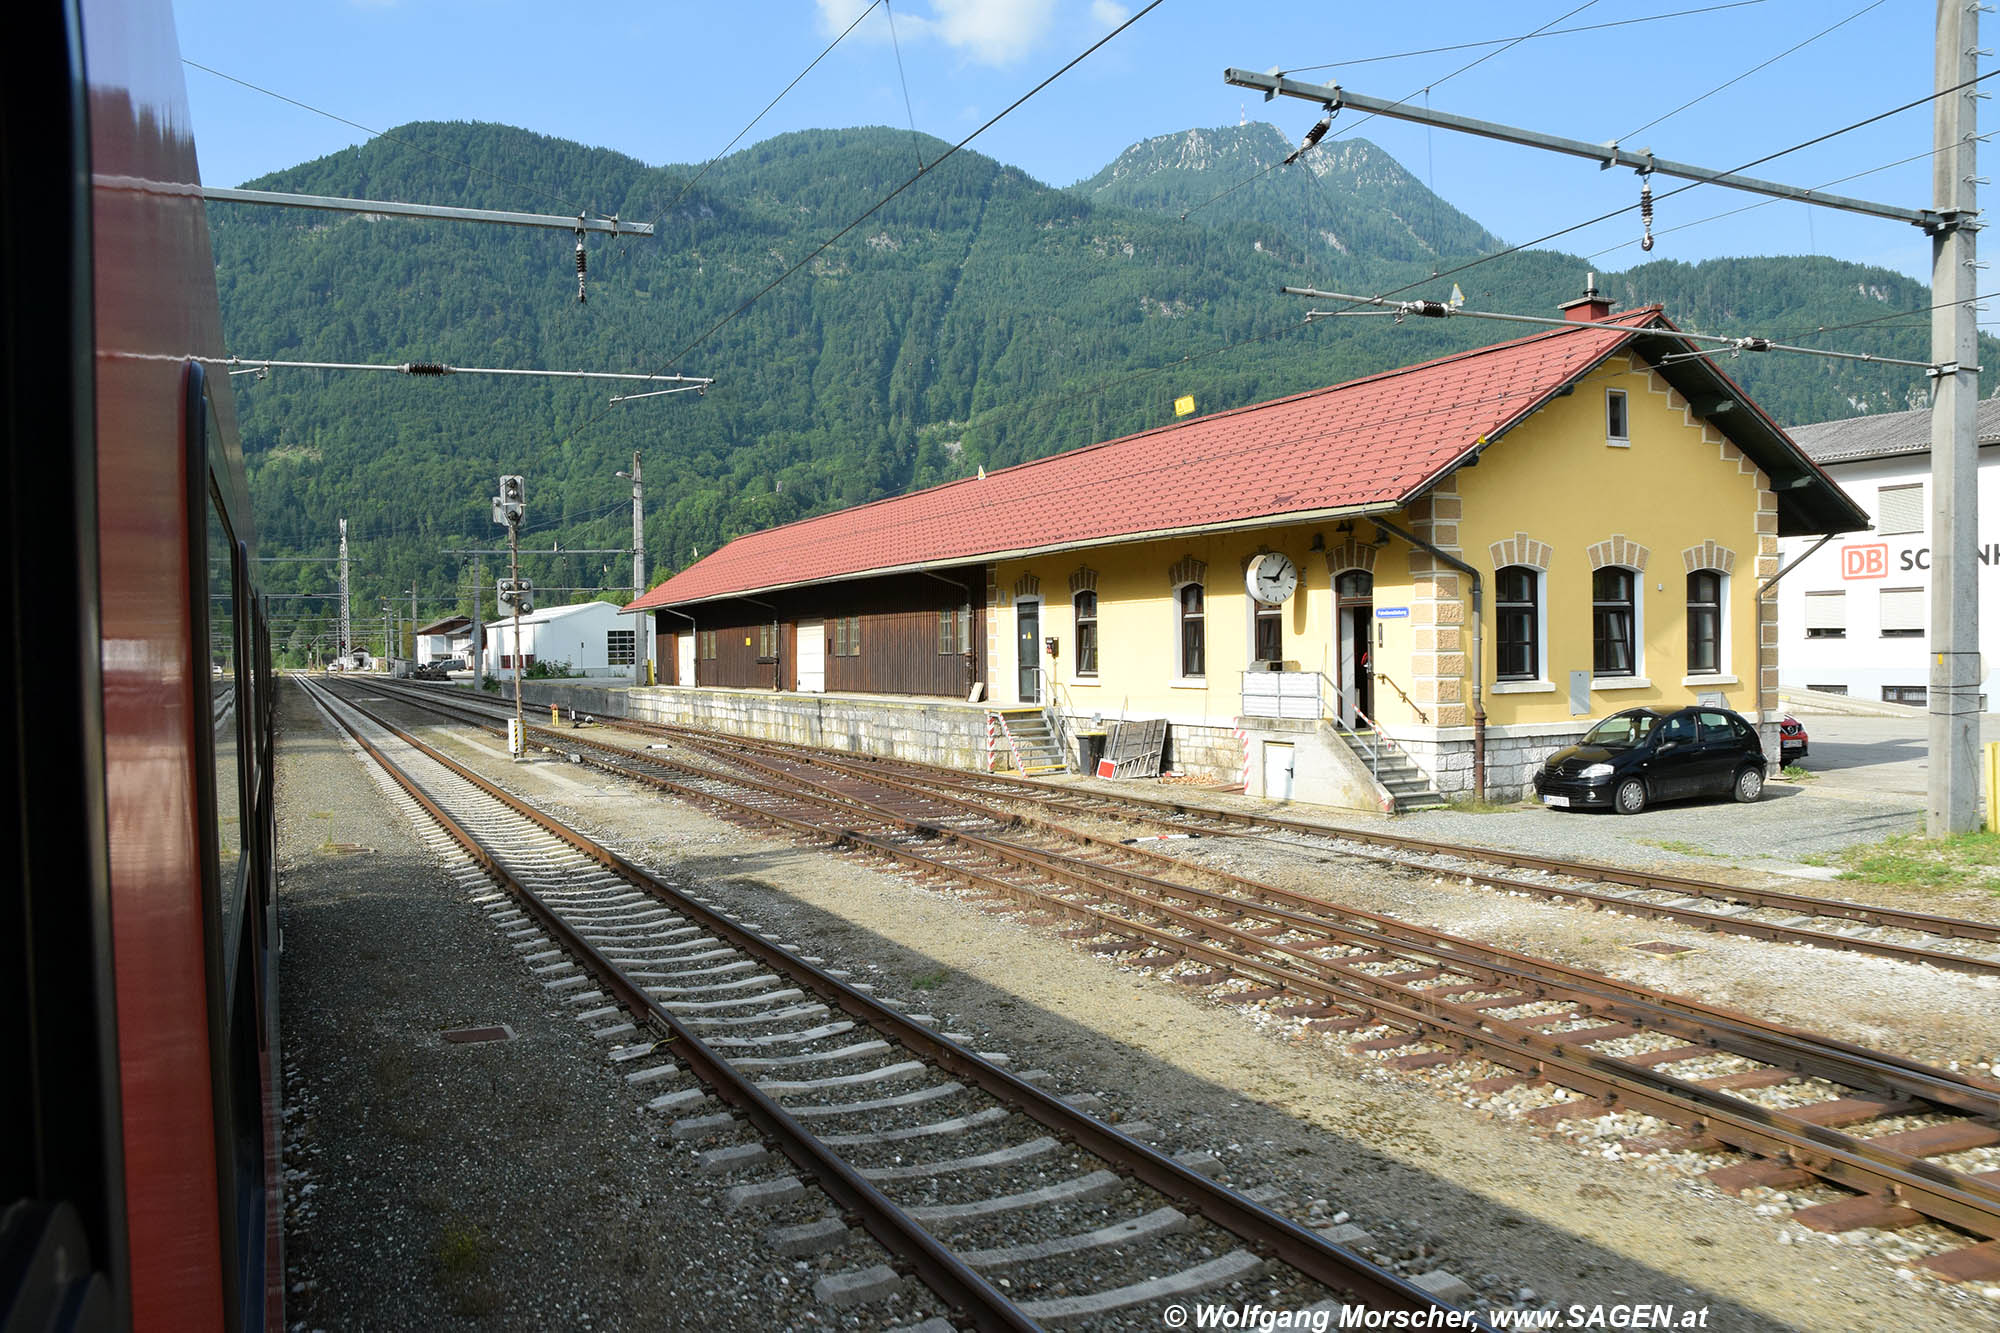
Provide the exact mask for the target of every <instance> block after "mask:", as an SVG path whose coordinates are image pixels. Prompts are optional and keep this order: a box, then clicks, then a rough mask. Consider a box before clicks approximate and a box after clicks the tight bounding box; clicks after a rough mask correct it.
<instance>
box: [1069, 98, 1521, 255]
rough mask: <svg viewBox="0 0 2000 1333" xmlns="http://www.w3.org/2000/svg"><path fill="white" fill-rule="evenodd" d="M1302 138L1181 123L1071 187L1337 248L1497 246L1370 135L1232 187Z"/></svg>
mask: <svg viewBox="0 0 2000 1333" xmlns="http://www.w3.org/2000/svg"><path fill="white" fill-rule="evenodd" d="M1296 146H1297V145H1295V144H1293V143H1292V142H1291V141H1290V140H1288V139H1286V138H1285V136H1284V134H1283V133H1282V132H1281V131H1280V130H1279V129H1278V127H1277V126H1275V125H1272V124H1269V123H1267V122H1263V121H1259V122H1257V123H1255V124H1250V125H1237V126H1226V127H1224V128H1222V129H1214V130H1184V131H1182V132H1181V133H1179V134H1163V135H1161V136H1160V137H1158V138H1156V139H1147V140H1145V141H1144V142H1142V143H1135V144H1133V145H1132V146H1131V147H1130V148H1127V149H1126V150H1125V151H1124V152H1122V153H1120V154H1119V155H1118V160H1117V161H1115V162H1113V163H1111V165H1109V166H1107V167H1106V168H1104V170H1102V171H1100V172H1098V173H1097V174H1096V175H1095V176H1092V177H1091V178H1090V179H1089V180H1084V181H1078V182H1077V183H1076V184H1075V185H1072V186H1070V189H1071V191H1072V192H1074V193H1076V194H1080V195H1082V196H1083V197H1084V198H1086V199H1088V200H1090V201H1091V202H1092V203H1096V204H1116V205H1119V206H1121V207H1125V208H1136V209H1142V210H1145V211H1148V212H1154V213H1171V214H1173V215H1175V216H1176V217H1179V216H1183V215H1185V216H1186V217H1187V218H1189V219H1190V220H1193V221H1196V222H1197V223H1198V224H1200V225H1213V224H1216V223H1220V222H1253V223H1257V224H1259V225H1261V226H1263V227H1266V228H1276V229H1278V230H1281V231H1283V232H1284V233H1285V234H1287V235H1293V236H1299V237H1302V238H1304V239H1305V241H1306V242H1307V243H1308V244H1312V243H1317V244H1319V245H1322V246H1325V247H1326V248H1327V249H1328V250H1330V251H1332V252H1333V253H1335V254H1343V255H1347V254H1358V255H1366V256H1368V257H1370V258H1373V259H1405V260H1415V261H1421V262H1424V263H1429V262H1430V261H1432V260H1434V259H1442V258H1444V257H1446V256H1459V257H1463V256H1466V255H1475V254H1483V253H1485V252H1487V251H1492V250H1498V249H1499V248H1500V238H1499V237H1497V236H1495V235H1494V234H1493V233H1492V232H1489V231H1487V230H1486V229H1485V228H1484V227H1482V226H1480V225H1479V224H1478V223H1477V222H1474V221H1473V220H1472V219H1471V218H1469V217H1467V216H1465V214H1463V213H1461V212H1459V211H1458V210H1457V209H1455V208H1453V207H1452V206H1451V205H1450V204H1447V203H1446V202H1444V200H1442V199H1440V198H1438V197H1437V196H1436V195H1435V194H1433V193H1431V191H1429V190H1428V189H1426V188H1425V187H1424V185H1423V184H1422V183H1421V182H1420V181H1418V180H1417V178H1416V177H1414V176H1412V175H1411V174H1410V173H1409V172H1407V171H1405V170H1403V164H1402V163H1400V162H1398V161H1397V160H1396V159H1395V158H1393V157H1391V156H1389V155H1388V154H1387V153H1385V152H1383V151H1382V150H1381V149H1380V148H1377V147H1376V146H1375V145H1374V144H1372V143H1369V142H1368V141H1367V140H1366V139H1327V140H1325V141H1324V142H1322V143H1321V144H1320V145H1319V146H1318V147H1316V148H1314V149H1313V150H1312V151H1311V152H1309V153H1306V154H1305V155H1304V156H1303V157H1301V158H1300V159H1299V160H1298V162H1297V163H1296V164H1294V165H1293V166H1290V167H1279V168H1278V169H1277V170H1276V171H1273V172H1271V173H1270V174H1269V175H1268V176H1266V177H1264V178H1263V179H1261V180H1259V181H1257V182H1256V183H1255V184H1254V185H1251V186H1245V187H1244V188H1241V189H1237V188H1235V187H1236V186H1238V185H1241V183H1242V182H1243V181H1245V180H1248V179H1250V178H1251V177H1253V176H1256V175H1257V174H1258V173H1259V172H1262V171H1264V170H1265V169H1266V168H1267V167H1269V166H1271V164H1272V163H1274V162H1283V161H1284V160H1285V157H1286V155H1287V154H1289V153H1290V152H1291V151H1292V149H1293V148H1294V147H1296Z"/></svg>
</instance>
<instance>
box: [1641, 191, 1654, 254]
mask: <svg viewBox="0 0 2000 1333" xmlns="http://www.w3.org/2000/svg"><path fill="white" fill-rule="evenodd" d="M1639 224H1640V226H1641V227H1643V228H1644V229H1645V234H1644V235H1642V236H1640V237H1639V248H1640V249H1641V250H1651V249H1652V248H1653V177H1652V173H1650V172H1646V173H1642V174H1641V175H1640V177H1639Z"/></svg>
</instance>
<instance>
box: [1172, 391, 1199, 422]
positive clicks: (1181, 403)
mask: <svg viewBox="0 0 2000 1333" xmlns="http://www.w3.org/2000/svg"><path fill="white" fill-rule="evenodd" d="M1193 411H1194V395H1193V394H1189V395H1187V396H1186V397H1185V398H1176V399H1174V415H1175V416H1177V417H1184V416H1187V415H1188V414H1189V413H1191V412H1193Z"/></svg>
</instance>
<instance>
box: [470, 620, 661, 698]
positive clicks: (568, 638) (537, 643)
mask: <svg viewBox="0 0 2000 1333" xmlns="http://www.w3.org/2000/svg"><path fill="white" fill-rule="evenodd" d="M621 609H622V608H620V607H618V606H615V605H613V604H612V603H610V602H579V603H577V604H576V605H574V606H548V607H543V608H541V609H540V610H537V611H533V612H531V613H529V614H528V615H525V616H522V617H521V650H520V653H519V656H520V659H521V666H522V667H523V668H527V667H532V666H534V665H535V664H536V663H537V662H546V663H550V664H555V663H561V664H563V665H564V666H566V667H567V668H568V669H569V672H570V674H571V675H578V676H627V677H629V676H630V675H631V674H632V662H633V657H634V655H635V653H636V652H637V647H638V633H637V631H636V630H635V629H634V628H633V624H632V621H630V620H629V619H626V618H624V617H622V616H620V615H619V611H620V610H621ZM486 645H487V646H486V674H487V675H489V676H496V677H498V678H500V679H502V680H512V679H513V678H514V665H515V656H516V653H515V648H514V618H513V617H512V616H502V617H499V618H497V619H495V620H493V621H491V622H490V623H488V625H487V626H486Z"/></svg>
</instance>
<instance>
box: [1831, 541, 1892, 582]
mask: <svg viewBox="0 0 2000 1333" xmlns="http://www.w3.org/2000/svg"><path fill="white" fill-rule="evenodd" d="M1840 577H1842V578H1844V579H1882V578H1887V577H1889V543H1887V542H1878V543H1876V544H1875V545H1873V546H1843V547H1841V548H1840Z"/></svg>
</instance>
